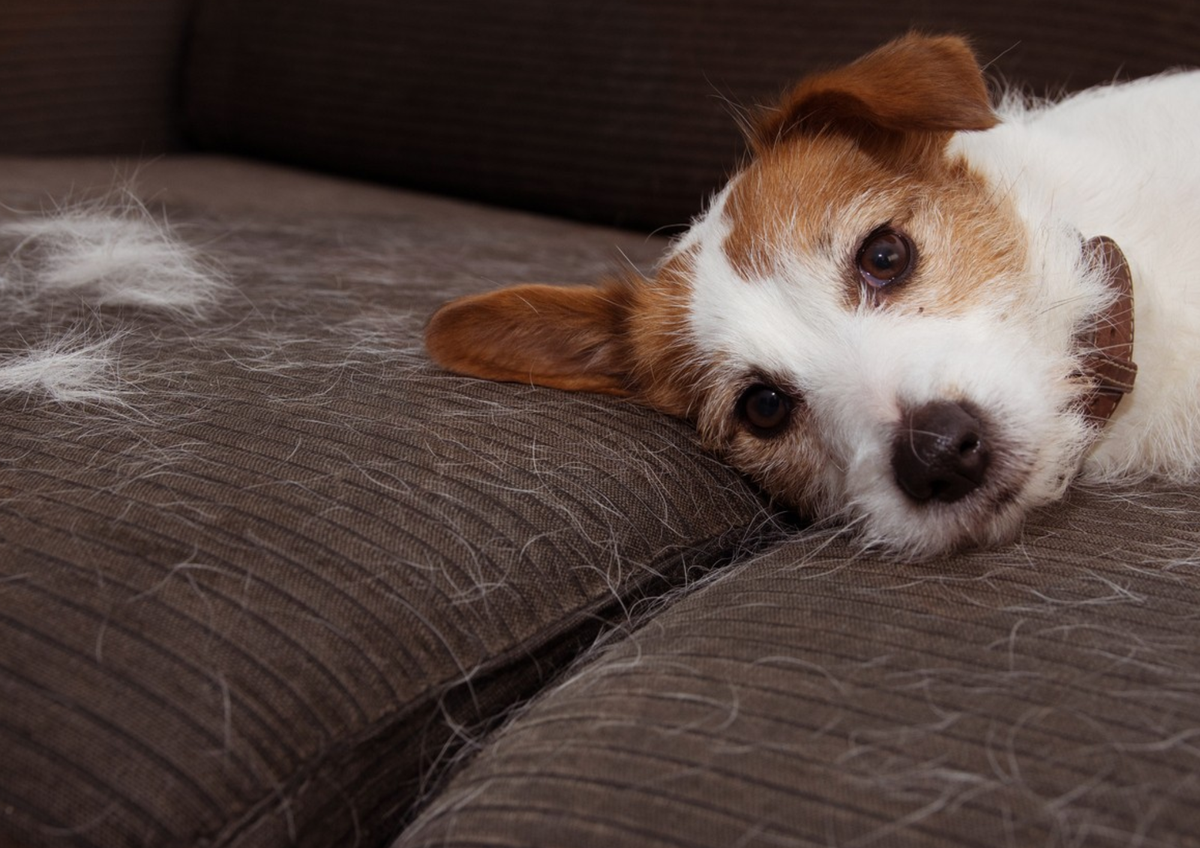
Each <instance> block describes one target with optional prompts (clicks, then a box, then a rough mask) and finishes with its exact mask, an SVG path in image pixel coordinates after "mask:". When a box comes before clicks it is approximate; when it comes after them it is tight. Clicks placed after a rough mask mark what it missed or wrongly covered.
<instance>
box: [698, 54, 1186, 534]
mask: <svg viewBox="0 0 1200 848" xmlns="http://www.w3.org/2000/svg"><path fill="white" fill-rule="evenodd" d="M1197 114H1200V73H1188V74H1175V75H1168V76H1164V77H1159V78H1156V79H1152V80H1147V81H1141V82H1138V83H1135V84H1128V85H1123V86H1114V87H1107V88H1102V89H1097V90H1094V91H1090V92H1086V93H1084V94H1081V95H1078V96H1076V97H1073V98H1071V99H1069V100H1067V101H1065V102H1062V103H1060V104H1058V105H1053V106H1047V105H1039V106H1031V107H1026V106H1024V105H1022V104H1020V103H1017V102H1016V101H1014V100H1010V101H1008V102H1007V103H1006V104H1005V105H1004V106H1003V107H1002V119H1003V120H1002V123H1001V124H1000V125H999V126H997V127H996V128H994V129H992V130H989V131H986V132H976V133H960V134H958V135H957V136H956V137H955V138H954V140H953V141H952V144H951V146H950V149H949V152H948V155H950V156H955V157H957V156H961V157H965V159H966V160H967V162H968V163H969V164H970V166H971V167H972V168H973V169H974V170H975V171H976V172H977V173H979V174H982V175H983V176H984V177H985V178H986V180H987V181H988V183H989V184H990V187H991V189H992V190H993V191H994V192H996V193H997V194H998V195H1004V196H1008V197H1011V199H1012V201H1013V203H1014V204H1015V207H1016V210H1017V213H1018V217H1019V219H1020V224H1021V227H1022V228H1023V239H1024V241H1025V243H1026V246H1027V253H1028V257H1029V258H1028V263H1027V267H1026V268H1025V269H1024V271H1023V272H1022V273H1021V274H1020V275H1019V279H1017V280H1012V279H1005V280H1000V279H997V278H996V276H995V272H994V271H993V270H992V269H990V268H988V267H986V266H981V267H979V269H978V279H977V280H976V281H975V284H976V285H978V286H981V287H987V288H988V289H992V288H994V289H995V290H996V291H997V292H999V291H1005V292H1010V294H1006V295H1000V294H997V295H995V296H994V297H993V296H990V295H989V296H987V297H984V298H981V300H980V304H979V305H978V306H976V307H975V308H973V309H971V310H970V311H968V312H966V313H965V314H961V315H953V316H936V317H935V316H930V315H915V314H913V313H912V312H904V311H889V310H872V309H869V308H859V309H852V308H847V306H846V304H845V303H844V302H843V299H844V295H843V292H844V290H845V282H844V281H845V256H846V250H845V246H846V245H848V244H853V243H854V240H855V239H861V238H862V235H863V233H864V232H869V231H870V229H871V228H872V226H874V225H877V223H878V221H879V220H888V218H887V215H886V208H887V203H888V202H889V201H888V198H887V197H886V187H884V188H882V189H881V187H879V186H865V187H864V188H863V195H862V197H861V198H854V199H852V200H853V202H849V203H847V204H846V206H845V211H843V212H842V213H841V214H842V216H843V217H842V218H841V219H839V220H832V221H830V222H829V229H830V232H829V233H828V234H827V235H829V236H830V238H829V239H828V242H829V243H830V244H832V245H835V246H838V247H837V249H830V250H829V251H828V253H827V254H822V253H821V252H820V250H819V249H818V248H814V247H806V248H804V249H800V248H797V247H795V246H788V245H781V244H774V245H770V246H769V249H770V250H773V251H774V252H775V253H776V254H778V255H776V256H775V257H774V258H775V260H776V261H775V262H774V263H772V264H771V265H770V266H769V267H774V268H776V269H778V270H776V271H774V272H773V273H772V274H770V275H769V276H767V277H763V278H756V279H749V280H747V279H745V278H743V276H742V275H740V274H739V273H738V272H737V270H735V268H734V267H733V266H732V265H731V263H730V261H729V260H728V258H727V257H726V254H725V251H724V242H725V238H726V236H727V235H728V232H729V228H730V223H729V221H728V216H727V214H726V211H725V206H726V204H727V199H728V197H729V194H730V191H731V190H732V188H733V187H734V185H735V184H736V181H737V180H738V179H744V178H746V177H745V175H744V174H743V175H740V176H735V178H734V180H733V181H731V183H730V186H729V187H727V188H726V190H725V191H724V192H722V193H721V194H720V195H718V196H717V197H716V198H715V199H714V201H713V203H712V205H711V207H710V208H709V210H708V211H707V212H706V214H705V215H704V216H702V217H701V218H700V219H699V220H698V221H697V222H696V223H695V225H694V226H693V228H692V229H691V230H690V231H689V232H688V234H687V235H686V236H684V237H683V238H682V239H681V241H680V242H679V243H678V244H677V245H676V247H675V254H679V253H682V252H684V251H687V252H688V253H689V254H690V255H691V256H692V257H694V268H695V271H694V275H693V276H694V280H693V284H692V286H693V287H692V300H691V304H690V309H689V314H690V324H691V336H692V341H693V342H694V344H695V346H696V347H697V348H698V349H699V350H701V351H702V352H704V353H705V355H707V356H708V357H709V359H710V361H711V363H712V369H711V370H712V372H713V373H712V380H713V382H714V383H719V382H721V381H722V380H725V381H736V380H738V379H743V380H744V379H745V375H747V374H753V373H763V372H765V373H767V374H772V375H784V379H786V381H787V382H788V383H790V384H791V385H795V386H799V387H801V388H802V390H803V395H804V403H805V407H806V412H805V415H806V419H807V420H806V424H805V426H806V427H807V428H808V429H809V430H810V431H812V432H813V433H815V438H816V439H817V440H818V441H819V443H820V445H821V449H822V451H823V452H824V453H825V455H826V456H827V457H828V461H827V462H826V463H824V465H823V466H822V467H821V468H820V469H819V471H817V472H808V473H818V474H820V475H821V476H822V478H823V482H824V489H825V491H826V503H825V504H824V505H821V506H818V507H817V509H816V512H818V513H819V516H826V517H836V518H838V519H840V520H849V521H851V522H852V523H854V524H855V525H856V526H857V527H858V529H859V530H860V531H861V533H862V536H863V538H864V540H865V541H866V542H867V543H868V544H871V545H878V546H881V547H884V548H887V549H890V550H892V551H894V552H897V553H899V554H902V555H907V556H928V555H931V554H935V553H938V552H941V551H944V550H946V549H949V548H951V547H954V546H957V545H961V544H963V543H970V542H975V543H995V542H999V541H1003V540H1006V539H1009V538H1011V537H1012V536H1013V535H1014V534H1015V533H1016V532H1017V530H1018V528H1019V527H1020V524H1021V521H1022V519H1023V517H1024V516H1025V515H1026V514H1027V513H1028V511H1029V510H1030V509H1032V508H1035V507H1037V506H1039V505H1042V504H1045V503H1047V502H1050V501H1052V500H1054V499H1056V498H1058V497H1059V496H1060V495H1061V494H1062V491H1063V489H1064V487H1065V485H1066V484H1067V483H1068V482H1069V481H1070V480H1071V479H1072V478H1073V477H1074V476H1075V475H1076V473H1078V472H1079V471H1080V470H1081V469H1082V473H1083V475H1084V477H1085V479H1088V480H1092V481H1106V482H1113V481H1115V480H1127V479H1131V478H1139V477H1143V476H1146V475H1166V476H1169V477H1172V478H1176V479H1184V478H1190V477H1194V476H1195V474H1196V472H1197V469H1198V467H1200V263H1197V261H1196V258H1195V257H1196V247H1195V245H1196V240H1197V233H1200V135H1198V133H1197V132H1196V126H1195V116H1196V115H1197ZM872 215H875V216H876V217H874V218H873V217H872ZM873 221H874V222H875V224H872V222H873ZM1081 235H1082V236H1086V237H1092V236H1098V235H1105V236H1109V237H1111V238H1112V239H1114V240H1115V241H1116V242H1117V244H1118V245H1119V246H1120V247H1121V248H1122V250H1123V251H1124V253H1125V255H1126V257H1127V258H1128V260H1129V263H1130V266H1131V270H1132V273H1133V278H1134V285H1135V304H1136V340H1135V347H1134V358H1135V360H1136V361H1137V363H1138V365H1139V368H1140V371H1139V376H1138V378H1137V384H1136V387H1135V390H1134V391H1133V392H1132V393H1131V394H1130V395H1129V396H1127V397H1126V398H1125V399H1124V400H1123V402H1122V403H1121V405H1120V407H1119V409H1118V411H1117V412H1116V415H1115V416H1114V418H1113V419H1112V421H1111V422H1110V423H1109V425H1108V427H1107V428H1106V429H1105V430H1104V431H1103V433H1102V434H1101V436H1100V438H1099V440H1094V439H1093V433H1092V432H1091V431H1090V430H1089V428H1088V427H1087V426H1086V422H1085V420H1084V419H1083V417H1082V415H1081V414H1079V413H1078V411H1077V410H1075V411H1071V410H1070V409H1069V407H1070V398H1069V397H1068V393H1067V384H1066V380H1065V375H1067V374H1069V373H1070V371H1071V370H1072V364H1073V359H1072V356H1073V340H1074V337H1075V334H1076V332H1077V331H1079V330H1080V329H1082V328H1084V327H1086V326H1087V325H1088V324H1089V323H1090V322H1092V321H1094V319H1095V316H1096V315H1097V314H1098V313H1099V312H1100V311H1101V310H1102V309H1103V307H1104V306H1105V305H1106V304H1107V303H1108V301H1109V299H1110V298H1111V293H1110V292H1108V291H1107V289H1106V287H1105V284H1104V281H1103V279H1102V277H1101V275H1100V274H1099V273H1098V272H1097V270H1096V269H1095V268H1093V267H1091V266H1090V265H1089V264H1088V263H1087V262H1085V261H1084V259H1083V257H1082V251H1081ZM927 240H933V241H936V240H937V234H936V233H933V234H931V235H929V236H927ZM935 248H936V249H931V250H929V251H928V253H929V254H930V255H931V256H935V257H936V255H937V253H938V251H951V250H953V249H954V245H952V244H941V245H935ZM934 261H935V260H934ZM930 273H936V269H934V270H932V271H930ZM1002 283H1003V285H1002ZM1014 283H1015V285H1014ZM714 397H716V398H717V400H716V401H714V403H719V404H721V408H720V409H716V408H714V409H710V410H705V411H704V412H702V413H701V415H700V416H699V418H700V424H701V429H702V430H703V429H704V420H705V417H706V416H708V417H710V418H716V417H718V416H721V415H728V409H727V406H726V405H727V403H728V398H727V397H726V396H723V395H720V394H719V393H718V394H715V395H714ZM940 399H954V400H962V399H966V400H968V401H970V402H971V403H972V404H973V405H975V406H978V407H979V408H982V409H983V410H985V412H986V413H987V415H988V418H989V420H991V421H993V422H995V424H996V431H997V432H994V433H993V435H994V436H996V441H997V442H1002V443H1003V444H1004V445H1005V463H1006V465H1007V467H1008V469H1009V472H1008V473H1009V476H1010V478H1011V480H1012V481H1016V482H1019V484H1020V485H1019V491H1018V492H1017V493H1016V496H1015V497H1013V498H1012V499H1011V500H1010V499H1009V498H1008V497H1005V498H1003V499H1001V498H999V497H997V498H996V503H995V504H994V505H988V506H986V507H985V508H981V507H980V506H979V505H978V503H976V504H974V505H972V504H970V503H949V504H943V503H929V504H917V503H915V502H913V501H912V500H911V499H909V498H907V497H906V496H905V495H904V494H903V493H902V492H901V491H900V489H899V487H898V486H897V485H896V482H895V479H894V475H893V471H892V469H891V467H890V456H891V446H892V443H893V438H894V434H895V433H896V431H897V425H898V420H899V417H900V414H901V412H900V410H901V409H902V408H904V407H905V406H909V407H911V406H912V405H914V404H921V403H924V402H928V401H936V400H940ZM770 451H773V452H774V453H775V454H776V456H774V457H773V458H772V459H770V460H766V459H764V461H763V468H762V469H750V470H751V473H754V472H755V471H756V470H757V471H763V469H766V468H775V467H776V466H778V465H779V464H780V463H784V464H786V462H787V459H786V455H784V456H782V457H779V456H778V454H780V452H781V450H780V449H779V448H776V447H773V446H768V445H764V446H763V448H762V452H763V453H764V455H766V454H767V452H770ZM764 473H765V472H764ZM768 488H770V487H768ZM966 500H967V501H969V500H970V499H966Z"/></svg>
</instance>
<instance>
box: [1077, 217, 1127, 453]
mask: <svg viewBox="0 0 1200 848" xmlns="http://www.w3.org/2000/svg"><path fill="white" fill-rule="evenodd" d="M1083 250H1084V253H1085V254H1086V255H1087V257H1088V258H1089V259H1090V261H1091V262H1093V263H1095V264H1096V265H1097V266H1099V267H1100V268H1102V269H1103V270H1104V275H1105V279H1106V280H1107V282H1108V286H1109V288H1111V289H1112V291H1113V300H1112V303H1110V304H1109V306H1108V308H1107V309H1106V310H1104V312H1102V313H1100V315H1098V316H1097V318H1096V323H1095V325H1094V326H1093V327H1091V328H1089V329H1088V330H1087V331H1085V332H1083V333H1080V334H1079V335H1078V336H1076V338H1075V348H1076V350H1077V351H1078V352H1079V363H1080V365H1079V372H1078V373H1077V375H1076V376H1077V377H1078V378H1079V379H1080V380H1082V381H1084V382H1085V383H1086V384H1088V386H1089V389H1088V392H1087V394H1086V395H1085V396H1084V399H1083V412H1084V415H1086V416H1087V418H1088V420H1089V421H1090V422H1091V423H1092V424H1093V425H1094V426H1095V428H1096V429H1097V430H1100V429H1102V428H1103V427H1104V425H1105V424H1107V423H1108V420H1109V418H1111V417H1112V414H1113V412H1114V411H1116V408H1117V404H1119V403H1120V402H1121V398H1122V397H1124V396H1125V395H1126V393H1128V392H1130V391H1132V390H1133V382H1134V380H1135V379H1136V377H1137V363H1135V362H1134V361H1133V276H1132V274H1131V273H1130V271H1129V262H1128V261H1127V260H1126V259H1125V254H1124V253H1122V252H1121V248H1119V247H1117V243H1116V242H1115V241H1113V240H1112V239H1110V238H1108V237H1107V236H1096V237H1095V238H1092V239H1088V240H1087V241H1086V242H1084V245H1083Z"/></svg>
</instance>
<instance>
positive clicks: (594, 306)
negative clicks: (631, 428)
mask: <svg viewBox="0 0 1200 848" xmlns="http://www.w3.org/2000/svg"><path fill="white" fill-rule="evenodd" d="M631 297H632V294H631V290H630V288H629V287H628V286H626V285H623V284H621V283H619V282H614V283H611V284H608V285H601V286H574V287H559V286H544V285H524V286H515V287H513V288H507V289H501V290H499V291H494V292H488V293H486V294H480V295H472V296H469V297H464V298H460V299H458V300H454V301H451V302H450V303H448V304H446V305H445V306H443V307H442V308H441V309H439V310H438V311H437V312H436V313H434V315H433V318H432V319H430V322H429V326H428V327H427V328H426V330H425V346H426V348H427V349H428V350H429V353H430V355H431V356H432V357H433V358H434V360H435V361H436V362H437V363H438V364H439V365H441V366H442V367H444V368H446V369H447V370H450V371H454V372H455V373H458V374H465V375H468V376H471V377H481V378H484V379H487V380H499V381H504V382H517V383H533V384H536V385H539V386H550V387H552V388H556V389H567V390H569V391H586V392H601V393H604V394H610V395H621V396H625V395H628V394H630V392H629V389H628V387H627V385H626V380H627V373H628V370H629V369H628V365H627V362H626V360H627V356H626V345H625V324H626V316H627V315H628V314H629V309H630V299H631Z"/></svg>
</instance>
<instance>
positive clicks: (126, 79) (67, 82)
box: [0, 0, 191, 156]
mask: <svg viewBox="0 0 1200 848" xmlns="http://www.w3.org/2000/svg"><path fill="white" fill-rule="evenodd" d="M190 6H191V3H190V2H189V0H105V2H103V3H96V2H91V0H5V4H4V11H3V13H0V80H3V84H2V85H0V153H116V152H120V153H127V154H137V155H145V156H152V155H156V154H159V153H162V152H164V151H165V150H169V149H172V148H175V147H178V146H179V144H180V137H179V132H178V126H177V123H178V115H177V114H176V110H177V107H178V84H179V77H180V71H181V63H182V54H183V48H184V39H185V25H186V20H187V15H188V13H189V8H190Z"/></svg>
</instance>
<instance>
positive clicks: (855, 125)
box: [753, 33, 996, 150]
mask: <svg viewBox="0 0 1200 848" xmlns="http://www.w3.org/2000/svg"><path fill="white" fill-rule="evenodd" d="M995 124H996V116H995V113H994V112H993V111H992V108H991V103H990V100H989V98H988V91H987V85H986V83H985V82H984V79H983V72H982V70H981V69H980V67H979V63H978V62H977V61H976V60H975V54H974V53H973V52H972V51H971V48H970V47H969V46H968V44H967V42H966V41H964V40H963V39H961V38H958V37H955V36H936V37H935V36H923V35H918V34H915V33H914V34H909V35H906V36H904V37H903V38H899V39H896V40H895V41H892V42H890V43H889V44H886V45H884V46H883V47H880V48H879V49H878V50H875V51H874V52H872V53H868V54H867V55H866V56H864V57H862V58H861V59H859V60H858V61H856V62H853V63H852V64H849V65H846V66H845V67H843V68H838V69H837V70H833V71H828V72H826V73H822V74H815V75H813V76H810V77H808V78H806V79H804V80H803V81H801V82H800V84H799V85H797V86H796V87H795V88H793V89H792V90H791V91H790V92H789V93H788V94H787V95H786V96H785V97H784V99H783V102H782V103H781V104H780V105H779V107H778V108H776V109H774V110H772V111H770V112H767V113H766V114H765V115H764V116H763V118H762V119H761V120H760V121H759V123H758V125H757V127H756V129H755V133H754V138H753V142H754V143H755V145H756V146H757V147H758V148H759V149H760V150H761V149H763V148H769V147H771V146H772V145H774V144H777V143H778V142H779V141H781V140H783V139H785V138H788V137H790V136H792V135H795V134H797V133H803V134H816V133H820V132H824V131H835V132H845V133H849V134H851V135H853V136H855V137H861V136H864V135H868V136H869V135H872V134H879V133H881V132H882V133H949V132H956V131H959V130H983V129H988V128H989V127H992V126H994V125H995Z"/></svg>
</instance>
